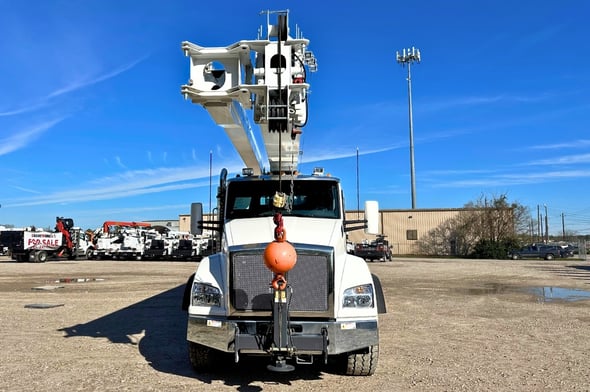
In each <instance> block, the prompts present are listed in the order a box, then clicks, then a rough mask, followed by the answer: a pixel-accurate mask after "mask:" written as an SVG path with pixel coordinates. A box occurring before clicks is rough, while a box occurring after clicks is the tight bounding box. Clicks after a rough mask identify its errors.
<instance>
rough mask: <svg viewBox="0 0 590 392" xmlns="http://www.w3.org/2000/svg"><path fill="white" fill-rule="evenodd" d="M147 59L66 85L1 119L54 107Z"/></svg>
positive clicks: (2, 113) (3, 114)
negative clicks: (73, 93)
mask: <svg viewBox="0 0 590 392" xmlns="http://www.w3.org/2000/svg"><path fill="white" fill-rule="evenodd" d="M146 58H148V56H143V57H140V58H138V59H135V60H133V61H131V62H130V63H127V64H124V65H122V66H120V67H117V68H116V69H114V70H113V71H111V72H107V73H105V74H102V75H98V76H96V77H94V78H87V79H82V80H78V81H75V82H71V83H69V84H68V85H66V86H65V87H61V88H59V89H57V90H55V91H53V92H51V93H49V94H48V95H46V96H44V97H42V98H40V99H39V100H38V101H37V102H33V103H31V102H27V103H25V104H21V106H19V107H16V108H13V109H5V110H3V111H0V117H8V116H16V115H21V114H26V113H32V112H36V111H38V110H41V109H44V108H47V107H49V106H51V105H52V102H54V101H55V99H56V98H57V97H60V96H63V95H66V94H68V93H71V92H74V91H76V90H80V89H83V88H85V87H88V86H92V85H94V84H97V83H100V82H103V81H105V80H108V79H111V78H114V77H115V76H118V75H120V74H122V73H124V72H126V71H128V70H130V69H132V68H133V67H135V66H136V65H137V64H139V63H141V62H142V61H144V60H145V59H146Z"/></svg>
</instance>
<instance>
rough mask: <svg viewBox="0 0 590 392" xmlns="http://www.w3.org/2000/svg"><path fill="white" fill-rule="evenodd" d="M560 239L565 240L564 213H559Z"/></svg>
mask: <svg viewBox="0 0 590 392" xmlns="http://www.w3.org/2000/svg"><path fill="white" fill-rule="evenodd" d="M561 239H562V240H563V241H565V214H564V213H563V212H562V213H561Z"/></svg>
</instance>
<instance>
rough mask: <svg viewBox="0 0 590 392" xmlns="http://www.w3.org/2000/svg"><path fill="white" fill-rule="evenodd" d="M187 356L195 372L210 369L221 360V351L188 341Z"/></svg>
mask: <svg viewBox="0 0 590 392" xmlns="http://www.w3.org/2000/svg"><path fill="white" fill-rule="evenodd" d="M188 357H189V360H190V361H191V366H192V367H193V369H194V370H195V371H196V372H201V371H206V370H211V369H214V368H215V367H216V365H217V364H218V363H219V362H220V360H221V353H219V352H218V351H217V350H215V349H212V348H209V347H207V346H203V345H201V344H197V343H193V342H188Z"/></svg>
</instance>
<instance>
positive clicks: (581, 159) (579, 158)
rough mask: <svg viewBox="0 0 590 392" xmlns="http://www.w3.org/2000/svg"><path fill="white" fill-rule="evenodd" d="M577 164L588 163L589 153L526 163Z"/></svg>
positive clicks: (589, 161)
mask: <svg viewBox="0 0 590 392" xmlns="http://www.w3.org/2000/svg"><path fill="white" fill-rule="evenodd" d="M579 163H590V153H588V154H577V155H565V156H561V157H555V158H548V159H539V160H535V161H531V162H528V163H527V165H572V164H579Z"/></svg>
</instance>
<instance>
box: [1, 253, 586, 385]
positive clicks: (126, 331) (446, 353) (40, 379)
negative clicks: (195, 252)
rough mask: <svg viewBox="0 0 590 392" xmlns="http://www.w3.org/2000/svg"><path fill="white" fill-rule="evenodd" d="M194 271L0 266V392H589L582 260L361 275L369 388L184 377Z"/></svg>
mask: <svg viewBox="0 0 590 392" xmlns="http://www.w3.org/2000/svg"><path fill="white" fill-rule="evenodd" d="M195 264H196V263H195V262H130V261H87V260H79V261H67V262H65V261H61V262H48V263H45V264H32V263H15V262H12V261H9V260H8V259H7V258H5V257H4V258H0V306H1V309H2V312H1V313H0V342H1V343H0V344H1V346H0V349H1V355H2V356H1V363H0V390H1V391H60V390H62V391H88V390H100V391H115V390H116V391H122V390H126V391H172V390H175V391H176V390H180V391H182V390H205V389H206V390H208V391H211V390H234V391H240V392H244V391H261V390H265V391H266V390H268V391H278V390H281V391H284V390H285V389H288V390H290V391H292V390H295V391H304V390H305V391H308V390H313V391H318V390H320V391H321V390H325V391H328V390H329V391H353V390H363V391H364V390H367V391H368V390H374V391H378V390H393V391H588V390H590V369H589V366H588V365H589V363H590V339H589V338H588V336H589V334H590V297H589V296H590V263H589V262H588V261H576V260H553V261H544V260H530V261H508V260H497V261H489V260H485V261H484V260H457V259H451V260H428V259H394V261H393V262H387V263H379V262H374V263H370V267H371V269H372V270H373V272H374V273H376V274H377V275H379V277H380V279H381V283H382V284H383V288H384V291H385V296H386V300H387V308H388V313H387V314H385V315H383V316H382V317H381V320H380V333H381V342H380V358H379V366H378V369H377V372H376V373H375V375H374V376H372V377H346V376H341V375H338V374H337V373H335V372H333V371H332V370H331V369H329V368H325V367H321V366H316V365H312V366H299V367H297V369H296V370H295V371H294V372H292V373H287V374H276V373H270V372H268V371H267V370H266V367H265V364H266V362H259V361H253V360H250V361H243V362H240V363H239V364H238V365H234V364H233V362H232V361H230V362H228V364H227V367H224V368H220V369H219V370H218V371H216V372H213V373H207V374H196V373H194V372H193V371H192V369H191V367H190V364H189V362H188V358H187V352H186V342H185V333H186V315H185V314H184V313H183V312H182V311H181V310H180V303H181V296H182V290H183V286H184V283H185V281H186V279H187V277H188V276H189V275H190V274H191V273H192V272H193V270H194V268H195ZM576 290H584V291H576ZM31 305H33V306H47V305H51V306H55V307H51V308H35V307H33V308H31V307H30V306H31Z"/></svg>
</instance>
